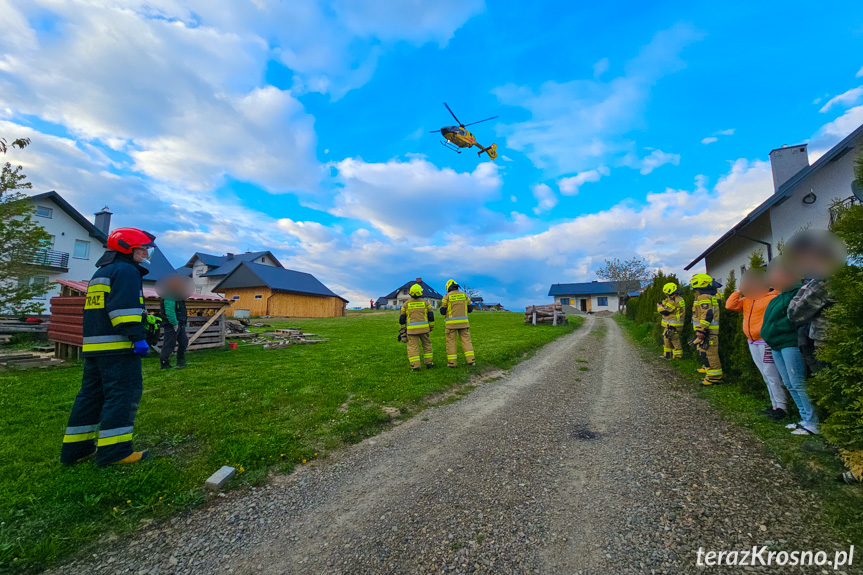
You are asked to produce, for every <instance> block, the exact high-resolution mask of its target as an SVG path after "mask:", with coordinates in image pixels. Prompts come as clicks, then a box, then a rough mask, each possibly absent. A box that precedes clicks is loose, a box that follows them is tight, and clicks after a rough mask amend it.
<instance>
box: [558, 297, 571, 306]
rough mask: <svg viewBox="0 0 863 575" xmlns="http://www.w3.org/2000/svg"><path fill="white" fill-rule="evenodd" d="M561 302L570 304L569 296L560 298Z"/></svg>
mask: <svg viewBox="0 0 863 575" xmlns="http://www.w3.org/2000/svg"><path fill="white" fill-rule="evenodd" d="M560 303H561V305H569V298H568V297H562V298H560Z"/></svg>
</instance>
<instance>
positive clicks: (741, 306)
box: [725, 268, 788, 421]
mask: <svg viewBox="0 0 863 575" xmlns="http://www.w3.org/2000/svg"><path fill="white" fill-rule="evenodd" d="M778 295H779V292H778V291H770V288H769V286H768V285H767V277H766V274H765V272H764V270H763V269H761V268H752V269H750V270H747V271H746V273H745V274H743V277H742V278H740V291H735V292H734V293H732V294H731V295H730V296H729V297H728V301H727V302H725V309H728V310H731V311H738V312H743V333H744V334H745V335H746V339H747V340H748V341H749V353H750V354H752V360H753V361H754V362H755V365H756V367H758V371H759V372H761V377H763V378H764V383H765V384H767V392H768V393H769V394H770V404H771V407H770V408H769V409H766V410H764V411H762V412H761V413H763V414H764V415H768V416H770V417H771V418H773V419H775V420H776V421H779V420H781V419H783V418H784V417H785V416H786V415H787V412H786V410H787V409H788V402H787V395H786V394H785V387H783V385H782V377H781V376H780V375H779V370H777V369H776V364H775V363H774V359H773V352H772V350H771V349H770V346H769V345H767V344H766V343H765V342H764V340H763V339H761V326H762V324H763V323H764V312H765V311H767V306H768V305H769V304H770V302H771V301H773V298H775V297H776V296H778Z"/></svg>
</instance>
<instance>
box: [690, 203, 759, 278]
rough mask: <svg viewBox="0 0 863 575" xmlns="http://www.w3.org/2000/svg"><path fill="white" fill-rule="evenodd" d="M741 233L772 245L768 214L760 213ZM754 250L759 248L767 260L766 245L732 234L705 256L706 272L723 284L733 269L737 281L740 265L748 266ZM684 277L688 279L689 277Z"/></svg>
mask: <svg viewBox="0 0 863 575" xmlns="http://www.w3.org/2000/svg"><path fill="white" fill-rule="evenodd" d="M741 233H742V234H743V235H744V236H746V237H747V238H752V239H755V240H761V241H763V242H768V243H770V244H771V245H773V234H772V233H771V227H770V214H769V213H764V214H761V215H760V216H758V218H757V219H756V220H755V221H754V222H752V223H751V224H749V225H748V226H747V227H746V228H744V230H743V231H742V232H741ZM755 250H761V257H763V258H764V261H767V246H765V245H764V244H759V243H757V242H753V241H751V240H749V239H744V238H742V237H740V236H732V237H731V238H729V239H727V240H726V241H725V242H724V243H723V244H722V245H720V246H719V247H718V248H716V249H715V250H714V251H713V252H711V253H710V254H708V255H707V257H706V258H705V262H706V265H705V267H706V268H707V274H708V275H710V276H711V277H714V278H716V280H717V281H718V282H720V283H722V284H725V283H726V282H727V281H728V276H729V274H730V273H731V270H734V276H735V278H737V280H738V281H739V280H740V272H741V266H746V268H747V269H748V268H749V259H750V256H751V255H752V252H754V251H755ZM773 254H774V255H775V254H776V248H775V246H774V247H773ZM692 272H693V274H694V273H695V270H692ZM686 279H687V280H688V279H689V278H686Z"/></svg>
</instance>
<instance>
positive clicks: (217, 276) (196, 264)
mask: <svg viewBox="0 0 863 575" xmlns="http://www.w3.org/2000/svg"><path fill="white" fill-rule="evenodd" d="M243 262H248V263H250V264H261V265H265V266H275V267H279V268H284V267H285V266H283V265H282V263H281V262H280V261H279V260H278V259H277V258H276V256H274V255H273V254H272V252H269V251H265V252H246V253H243V254H232V253H228V254H225V255H223V256H217V255H213V254H205V253H201V252H196V253H195V255H193V256H192V257H191V258H190V259H189V261H188V262H186V265H185V266H183V267H182V268H179V269H178V270H177V271H178V272H179V273H184V274H186V275H189V276H190V277H191V278H192V281H193V282H194V284H195V293H196V294H202V295H218V294H216V293H215V292H214V291H213V288H214V287H216V285H218V284H219V283H221V281H222V280H223V279H225V278H226V277H227V276H228V274H230V273H231V272H232V271H234V270H235V269H236V268H237V266H239V265H240V264H241V263H243Z"/></svg>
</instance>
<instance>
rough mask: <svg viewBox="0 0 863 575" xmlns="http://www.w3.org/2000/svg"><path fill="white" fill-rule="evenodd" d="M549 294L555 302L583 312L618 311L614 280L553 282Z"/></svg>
mask: <svg viewBox="0 0 863 575" xmlns="http://www.w3.org/2000/svg"><path fill="white" fill-rule="evenodd" d="M548 295H549V296H550V297H553V298H554V303H559V304H561V305H568V306H572V307H574V308H575V309H576V311H579V312H582V313H596V312H598V311H615V312H616V311H617V309H618V302H619V298H618V295H617V287H616V284H615V283H614V282H601V281H596V280H594V281H590V282H581V283H569V284H551V288H549V290H548Z"/></svg>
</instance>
